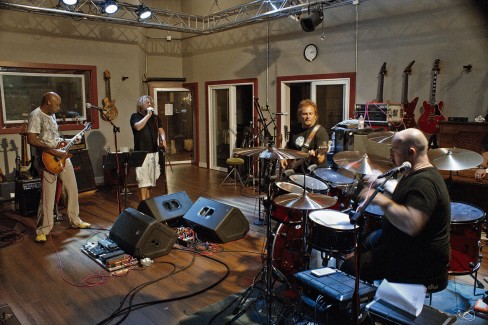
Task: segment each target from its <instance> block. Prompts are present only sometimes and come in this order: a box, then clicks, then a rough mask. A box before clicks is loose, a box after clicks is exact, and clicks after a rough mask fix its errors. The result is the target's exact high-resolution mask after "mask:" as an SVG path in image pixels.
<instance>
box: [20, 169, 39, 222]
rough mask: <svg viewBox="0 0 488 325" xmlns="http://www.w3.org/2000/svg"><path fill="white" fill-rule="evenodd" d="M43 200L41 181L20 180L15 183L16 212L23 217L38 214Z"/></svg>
mask: <svg viewBox="0 0 488 325" xmlns="http://www.w3.org/2000/svg"><path fill="white" fill-rule="evenodd" d="M40 200H41V179H40V178H33V179H18V180H16V181H15V211H17V212H19V213H20V214H21V215H23V216H25V217H26V216H30V215H34V214H36V213H37V208H38V207H39V201H40Z"/></svg>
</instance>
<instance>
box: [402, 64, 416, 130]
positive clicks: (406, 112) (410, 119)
mask: <svg viewBox="0 0 488 325" xmlns="http://www.w3.org/2000/svg"><path fill="white" fill-rule="evenodd" d="M414 63H415V60H413V61H412V62H410V64H409V65H407V67H406V68H405V70H403V89H402V108H403V123H404V124H405V128H415V127H417V123H416V122H415V107H416V106H417V102H418V100H419V98H418V97H415V98H414V99H413V100H412V101H411V102H409V101H408V75H409V74H411V73H412V66H413V64H414Z"/></svg>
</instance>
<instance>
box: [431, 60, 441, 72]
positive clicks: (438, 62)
mask: <svg viewBox="0 0 488 325" xmlns="http://www.w3.org/2000/svg"><path fill="white" fill-rule="evenodd" d="M440 64H441V60H440V59H436V60H435V61H434V65H433V66H432V71H434V72H435V73H439V71H441V69H440V67H439V65H440Z"/></svg>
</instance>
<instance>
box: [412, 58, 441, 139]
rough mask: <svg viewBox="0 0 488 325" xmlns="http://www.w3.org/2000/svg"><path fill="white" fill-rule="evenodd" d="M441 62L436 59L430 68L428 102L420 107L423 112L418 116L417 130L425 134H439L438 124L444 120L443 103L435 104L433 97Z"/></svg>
mask: <svg viewBox="0 0 488 325" xmlns="http://www.w3.org/2000/svg"><path fill="white" fill-rule="evenodd" d="M440 62H441V60H439V59H436V60H435V61H434V65H433V66H432V85H431V93H430V100H429V102H426V101H424V102H423V104H422V106H423V108H424V112H423V113H422V115H420V117H419V120H418V124H419V129H420V130H421V131H423V132H425V133H427V134H437V133H439V128H440V126H439V123H440V121H444V120H445V119H446V118H445V117H444V115H442V109H443V108H444V102H442V101H440V102H439V103H438V104H436V101H435V95H436V88H437V75H438V74H439V72H440V68H439V64H440Z"/></svg>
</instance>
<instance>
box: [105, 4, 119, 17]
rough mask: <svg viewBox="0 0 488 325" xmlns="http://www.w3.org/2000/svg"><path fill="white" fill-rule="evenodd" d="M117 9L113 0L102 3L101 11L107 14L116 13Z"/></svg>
mask: <svg viewBox="0 0 488 325" xmlns="http://www.w3.org/2000/svg"><path fill="white" fill-rule="evenodd" d="M117 10H119V6H118V5H117V1H115V0H107V1H105V3H104V4H103V11H104V12H105V13H107V14H109V15H111V14H114V13H116V12H117Z"/></svg>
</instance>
